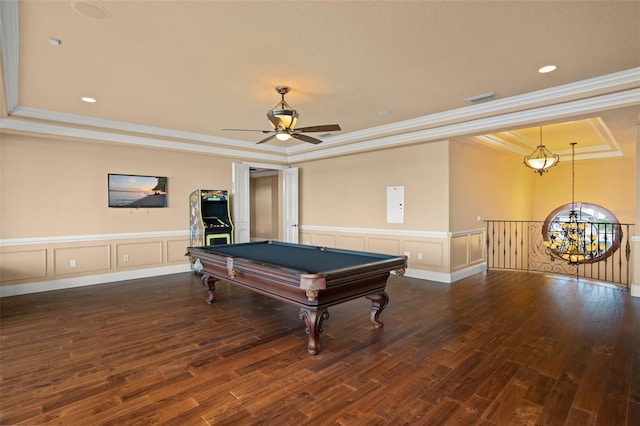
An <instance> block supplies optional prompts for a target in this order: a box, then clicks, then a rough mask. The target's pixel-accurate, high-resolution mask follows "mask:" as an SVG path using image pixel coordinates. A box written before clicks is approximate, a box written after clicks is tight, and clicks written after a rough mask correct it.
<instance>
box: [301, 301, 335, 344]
mask: <svg viewBox="0 0 640 426" xmlns="http://www.w3.org/2000/svg"><path fill="white" fill-rule="evenodd" d="M327 318H329V311H327V309H318V310H310V309H307V308H300V319H301V320H304V324H305V326H306V328H305V330H304V331H305V332H306V333H307V334H308V335H309V343H307V352H309V354H310V355H317V353H318V352H319V351H320V333H322V324H323V323H324V320H326V319H327Z"/></svg>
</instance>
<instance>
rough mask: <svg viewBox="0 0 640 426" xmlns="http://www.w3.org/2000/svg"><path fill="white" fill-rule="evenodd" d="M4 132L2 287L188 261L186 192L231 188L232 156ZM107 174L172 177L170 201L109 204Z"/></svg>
mask: <svg viewBox="0 0 640 426" xmlns="http://www.w3.org/2000/svg"><path fill="white" fill-rule="evenodd" d="M1 136H2V138H1V139H0V153H1V157H0V158H1V169H0V172H1V175H0V185H1V186H0V191H1V193H0V200H1V205H0V215H1V218H2V220H1V221H0V238H1V239H2V240H3V242H4V244H3V245H2V246H1V247H0V281H1V282H2V285H3V286H7V285H14V284H22V283H29V282H37V281H52V280H63V281H67V282H69V283H71V282H75V281H74V280H77V279H78V277H82V276H93V275H100V274H115V275H114V277H116V278H118V277H126V275H118V273H121V272H124V273H126V272H127V271H133V270H138V269H150V268H151V269H153V268H157V269H158V271H167V270H172V269H171V268H173V267H175V266H179V265H185V268H187V266H188V260H187V259H186V258H185V256H184V253H185V248H186V247H187V246H188V245H189V233H188V231H189V194H190V193H191V192H192V191H193V190H194V189H198V188H200V189H211V188H212V189H227V188H228V189H231V164H232V162H233V159H230V158H219V157H213V156H203V155H197V154H193V153H186V152H180V151H165V150H158V149H147V148H141V147H131V146H124V145H117V144H106V143H97V142H94V141H75V140H65V139H58V138H54V137H49V138H41V137H33V136H24V135H14V134H2V135H1ZM108 173H124V174H140V175H158V176H167V178H168V183H167V188H168V203H169V206H168V207H167V208H156V209H115V208H109V207H108V206H107V202H108V198H107V174H108ZM72 265H75V266H72ZM163 268H164V269H163ZM120 279H124V278H120Z"/></svg>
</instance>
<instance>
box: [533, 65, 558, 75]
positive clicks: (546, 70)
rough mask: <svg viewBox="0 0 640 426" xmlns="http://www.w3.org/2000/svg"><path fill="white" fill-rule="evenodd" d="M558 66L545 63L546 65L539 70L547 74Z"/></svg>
mask: <svg viewBox="0 0 640 426" xmlns="http://www.w3.org/2000/svg"><path fill="white" fill-rule="evenodd" d="M557 68H558V67H556V66H555V65H545V66H544V67H542V68H540V69H539V70H538V72H539V73H540V74H546V73H548V72H551V71H555V70H556V69H557Z"/></svg>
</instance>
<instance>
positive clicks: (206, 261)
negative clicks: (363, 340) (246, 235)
mask: <svg viewBox="0 0 640 426" xmlns="http://www.w3.org/2000/svg"><path fill="white" fill-rule="evenodd" d="M187 255H189V256H191V257H193V258H197V259H199V260H200V263H201V264H202V266H203V270H204V272H203V273H204V274H207V275H209V276H211V277H214V278H216V279H220V280H224V281H228V282H231V283H234V284H238V285H241V286H243V287H247V288H249V289H251V290H253V291H255V292H257V293H260V294H264V295H267V296H270V297H272V298H275V299H278V300H282V301H286V302H289V303H293V304H295V305H298V306H305V307H310V306H314V307H320V306H322V307H327V306H331V305H335V304H338V303H342V302H344V301H346V300H351V299H355V298H357V297H362V296H366V295H368V294H373V293H379V292H382V291H384V289H385V287H386V282H387V278H388V277H389V274H390V271H394V270H402V269H404V268H405V267H406V258H404V257H397V258H391V259H385V260H382V261H379V262H374V263H370V264H365V265H362V266H358V267H353V268H344V269H340V270H335V271H329V272H327V273H322V274H301V273H300V272H299V271H292V270H291V269H287V268H278V267H274V266H272V265H265V264H263V263H259V262H253V261H250V260H247V259H241V258H230V257H226V256H221V255H218V254H212V253H209V252H207V251H204V250H200V249H198V248H192V247H190V248H188V251H187ZM230 259H231V260H230ZM229 265H232V266H233V271H230V270H229ZM315 290H317V292H316V291H315ZM308 291H313V292H315V298H313V299H310V297H309V294H308Z"/></svg>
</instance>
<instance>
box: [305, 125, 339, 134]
mask: <svg viewBox="0 0 640 426" xmlns="http://www.w3.org/2000/svg"><path fill="white" fill-rule="evenodd" d="M295 130H296V131H297V132H307V133H308V132H337V131H339V130H342V129H341V128H340V126H339V125H337V124H325V125H322V126H309V127H300V128H298V129H295Z"/></svg>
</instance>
